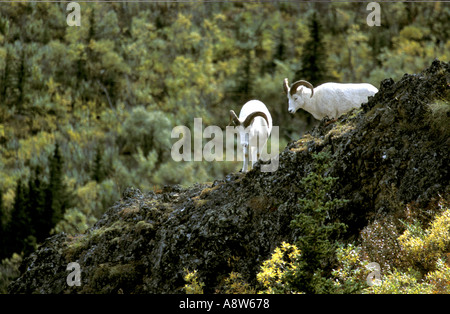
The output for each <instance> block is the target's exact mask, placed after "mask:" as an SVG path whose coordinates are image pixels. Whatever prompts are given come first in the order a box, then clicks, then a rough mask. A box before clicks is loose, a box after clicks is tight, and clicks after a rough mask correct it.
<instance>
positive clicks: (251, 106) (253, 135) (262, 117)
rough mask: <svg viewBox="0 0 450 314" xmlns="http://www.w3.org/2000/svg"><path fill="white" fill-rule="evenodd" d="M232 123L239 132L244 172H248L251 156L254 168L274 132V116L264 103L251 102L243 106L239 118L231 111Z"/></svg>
mask: <svg viewBox="0 0 450 314" xmlns="http://www.w3.org/2000/svg"><path fill="white" fill-rule="evenodd" d="M231 123H233V124H234V126H235V127H236V128H237V129H238V131H239V135H240V140H241V145H242V148H243V156H244V164H243V166H242V172H247V169H248V165H249V156H251V162H252V163H251V168H253V166H254V164H255V163H256V161H257V160H258V159H259V157H260V154H261V152H262V149H263V148H264V146H265V145H266V142H267V139H268V138H269V136H270V132H271V131H272V116H271V115H270V112H269V110H268V109H267V107H266V105H264V103H263V102H261V101H259V100H250V101H248V102H247V103H245V104H244V106H242V108H241V111H240V113H239V117H238V116H237V115H236V113H235V112H234V111H233V110H230V124H231ZM258 139H259V143H258Z"/></svg>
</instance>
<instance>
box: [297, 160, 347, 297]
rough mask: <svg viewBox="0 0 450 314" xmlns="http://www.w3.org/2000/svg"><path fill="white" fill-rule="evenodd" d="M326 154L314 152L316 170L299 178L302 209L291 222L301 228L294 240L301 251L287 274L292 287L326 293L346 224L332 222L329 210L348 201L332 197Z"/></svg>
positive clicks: (329, 285)
mask: <svg viewBox="0 0 450 314" xmlns="http://www.w3.org/2000/svg"><path fill="white" fill-rule="evenodd" d="M329 158H330V155H329V154H328V153H324V152H320V153H317V154H314V155H313V159H314V164H315V171H312V172H311V173H309V174H308V175H307V176H306V177H304V178H303V179H302V180H301V181H300V186H301V188H302V189H303V190H304V191H305V197H302V198H300V199H299V210H300V211H301V212H300V213H299V214H298V215H297V216H296V217H295V219H294V220H292V222H291V226H292V227H293V228H297V229H298V230H300V231H301V236H300V237H299V238H298V240H297V242H296V243H295V244H296V246H297V247H298V249H299V250H300V251H301V255H300V257H299V259H298V260H297V263H296V264H297V267H296V269H295V270H294V271H293V272H292V273H291V274H290V276H291V277H290V278H291V279H290V280H291V281H292V285H293V286H294V289H297V291H303V292H306V293H329V292H330V289H331V287H332V284H331V282H330V281H329V280H328V278H330V274H331V267H332V265H333V260H334V259H335V252H336V249H337V245H338V242H337V240H336V239H338V238H339V236H340V235H342V234H343V233H344V232H345V230H346V228H347V226H346V225H345V224H343V223H340V222H338V221H332V219H331V213H332V210H334V209H336V208H338V207H340V206H343V205H344V204H345V203H346V202H347V200H343V199H331V198H330V196H329V194H328V193H329V191H330V190H331V188H332V186H333V184H334V183H335V182H336V180H337V179H338V178H336V177H331V176H329V175H326V173H327V170H328V169H329V167H330V164H329V163H328V160H329Z"/></svg>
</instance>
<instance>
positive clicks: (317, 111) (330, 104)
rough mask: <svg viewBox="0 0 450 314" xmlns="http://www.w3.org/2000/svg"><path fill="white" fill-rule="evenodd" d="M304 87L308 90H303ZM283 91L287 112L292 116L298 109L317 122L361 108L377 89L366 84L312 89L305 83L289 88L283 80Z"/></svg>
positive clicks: (295, 83) (298, 83) (325, 86)
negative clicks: (304, 111)
mask: <svg viewBox="0 0 450 314" xmlns="http://www.w3.org/2000/svg"><path fill="white" fill-rule="evenodd" d="M300 86H305V87H307V88H308V89H309V90H308V89H304V88H303V87H301V88H299V87H300ZM283 87H284V91H285V93H286V95H287V98H288V100H289V112H290V113H292V114H294V113H295V112H296V111H297V110H298V109H299V108H302V109H304V110H306V111H308V112H309V113H311V114H312V115H313V116H314V118H316V119H317V120H322V119H323V118H325V117H327V116H328V118H330V119H337V118H339V117H340V116H341V115H343V114H344V113H346V112H348V111H350V110H351V109H353V108H359V107H361V104H362V103H365V102H367V100H368V97H369V96H373V95H374V94H376V93H377V92H378V89H377V88H376V87H375V86H373V85H371V84H368V83H360V84H341V83H325V84H322V85H320V86H317V87H316V88H314V86H313V85H312V84H311V83H309V82H307V81H303V80H301V81H297V82H294V83H293V84H292V85H291V86H290V87H289V83H288V79H287V78H285V79H284V84H283Z"/></svg>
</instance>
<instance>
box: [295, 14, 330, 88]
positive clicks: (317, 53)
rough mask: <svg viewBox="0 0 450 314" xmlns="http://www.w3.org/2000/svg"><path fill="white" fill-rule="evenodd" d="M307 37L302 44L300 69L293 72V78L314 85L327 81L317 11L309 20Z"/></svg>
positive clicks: (328, 75) (325, 57) (324, 51)
mask: <svg viewBox="0 0 450 314" xmlns="http://www.w3.org/2000/svg"><path fill="white" fill-rule="evenodd" d="M308 27H309V35H310V37H309V39H308V40H307V41H306V42H305V44H304V46H303V53H302V57H301V69H299V70H298V71H297V72H296V73H295V78H294V79H296V78H299V79H300V78H301V79H303V80H306V81H308V82H311V83H312V84H313V85H314V86H318V85H320V84H322V83H325V82H327V81H329V79H330V74H328V69H327V64H328V62H327V59H328V56H327V52H326V48H325V44H324V42H323V30H322V27H321V24H320V22H319V19H318V17H317V13H316V12H314V13H313V14H312V16H311V18H310V21H309V25H308Z"/></svg>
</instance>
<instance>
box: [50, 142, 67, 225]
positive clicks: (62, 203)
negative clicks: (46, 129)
mask: <svg viewBox="0 0 450 314" xmlns="http://www.w3.org/2000/svg"><path fill="white" fill-rule="evenodd" d="M63 163H64V161H63V158H62V155H61V152H60V149H59V145H58V143H57V144H56V145H55V150H54V153H53V156H51V157H50V158H49V168H50V180H49V183H48V186H47V188H46V190H45V192H44V193H45V206H44V210H43V222H44V226H43V232H45V233H48V232H50V230H51V229H52V228H53V227H54V226H55V225H56V224H57V223H58V221H60V220H61V219H62V218H63V216H64V212H65V210H66V209H67V208H68V207H69V200H70V195H69V193H68V192H67V189H66V186H65V185H64V182H63Z"/></svg>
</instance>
